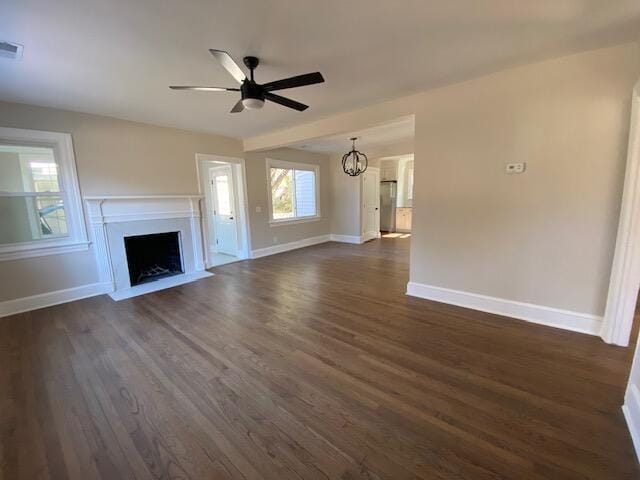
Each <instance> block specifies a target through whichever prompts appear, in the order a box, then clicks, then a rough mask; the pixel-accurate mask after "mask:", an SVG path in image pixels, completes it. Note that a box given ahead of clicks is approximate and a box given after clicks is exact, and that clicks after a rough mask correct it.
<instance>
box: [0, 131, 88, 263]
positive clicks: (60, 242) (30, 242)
mask: <svg viewBox="0 0 640 480" xmlns="http://www.w3.org/2000/svg"><path fill="white" fill-rule="evenodd" d="M0 225H1V227H2V228H0V260H12V259H17V258H26V257H30V256H39V255H46V254H53V253H63V252H69V251H76V250H86V249H87V248H88V242H87V238H86V231H85V226H84V221H83V219H82V207H81V204H80V195H79V189H78V183H77V179H76V173H75V161H74V158H73V148H72V145H71V136H70V135H68V134H62V133H54V132H40V131H35V130H21V129H14V128H0Z"/></svg>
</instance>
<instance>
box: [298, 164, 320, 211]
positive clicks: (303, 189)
mask: <svg viewBox="0 0 640 480" xmlns="http://www.w3.org/2000/svg"><path fill="white" fill-rule="evenodd" d="M295 178H296V182H295V183H296V213H297V216H298V217H313V216H315V215H316V173H315V172H313V171H310V170H296V171H295Z"/></svg>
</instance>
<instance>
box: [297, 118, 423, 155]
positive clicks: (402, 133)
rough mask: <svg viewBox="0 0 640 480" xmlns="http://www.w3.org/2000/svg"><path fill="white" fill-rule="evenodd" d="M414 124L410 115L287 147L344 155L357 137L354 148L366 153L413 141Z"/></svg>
mask: <svg viewBox="0 0 640 480" xmlns="http://www.w3.org/2000/svg"><path fill="white" fill-rule="evenodd" d="M414 124H415V121H414V117H413V115H412V116H410V117H406V118H400V119H398V120H395V121H393V122H388V123H385V124H382V125H376V126H374V127H370V128H365V129H362V130H357V131H355V132H349V133H343V134H340V135H334V136H331V137H325V138H316V139H313V140H306V141H304V142H299V143H294V144H292V145H289V147H291V148H298V149H301V150H306V151H308V152H317V153H346V152H347V151H348V150H350V149H351V140H349V139H350V138H352V137H357V138H358V140H357V141H356V148H357V149H358V150H361V151H364V152H365V153H368V152H367V151H366V150H369V149H372V148H378V147H382V146H385V145H392V144H394V143H399V142H402V141H405V140H411V139H413V136H414V130H415V125H414Z"/></svg>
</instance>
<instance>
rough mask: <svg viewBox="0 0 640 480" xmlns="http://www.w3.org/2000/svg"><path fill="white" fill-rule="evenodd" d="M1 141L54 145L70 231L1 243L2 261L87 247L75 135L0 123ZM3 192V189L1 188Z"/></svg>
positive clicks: (80, 249) (0, 255) (0, 254)
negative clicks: (4, 125) (42, 238)
mask: <svg viewBox="0 0 640 480" xmlns="http://www.w3.org/2000/svg"><path fill="white" fill-rule="evenodd" d="M0 143H5V144H17V145H33V146H38V147H49V148H52V149H53V151H54V154H55V159H56V163H57V164H58V168H59V169H60V173H61V175H59V179H58V181H59V182H60V187H61V188H60V190H61V192H62V193H61V195H60V196H62V198H63V201H64V206H65V214H66V216H67V227H68V231H69V235H68V236H66V237H61V238H52V239H48V240H33V241H30V242H20V243H11V244H5V245H0V261H6V260H18V259H21V258H30V257H40V256H44V255H56V254H60V253H69V252H78V251H82V250H87V249H88V248H89V241H88V238H87V228H86V225H85V222H84V216H83V213H82V200H81V197H80V186H79V185H78V175H77V173H76V161H75V156H74V154H73V142H72V140H71V135H70V134H68V133H58V132H45V131H40V130H25V129H21V128H5V127H0ZM1 194H2V192H0V195H1ZM12 196H13V195H12Z"/></svg>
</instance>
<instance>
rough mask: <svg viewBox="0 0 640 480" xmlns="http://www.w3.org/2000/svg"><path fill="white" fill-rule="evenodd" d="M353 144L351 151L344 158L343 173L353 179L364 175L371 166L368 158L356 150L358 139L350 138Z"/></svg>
mask: <svg viewBox="0 0 640 480" xmlns="http://www.w3.org/2000/svg"><path fill="white" fill-rule="evenodd" d="M349 140H351V142H352V147H351V151H349V152H347V153H345V154H344V155H343V156H342V171H343V172H344V173H346V174H347V175H349V176H351V177H357V176H358V175H360V174H361V173H364V172H365V171H366V170H367V167H368V166H369V160H368V159H367V156H366V155H365V154H364V153H362V152H359V151H358V150H356V140H358V137H353V138H350V139H349Z"/></svg>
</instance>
